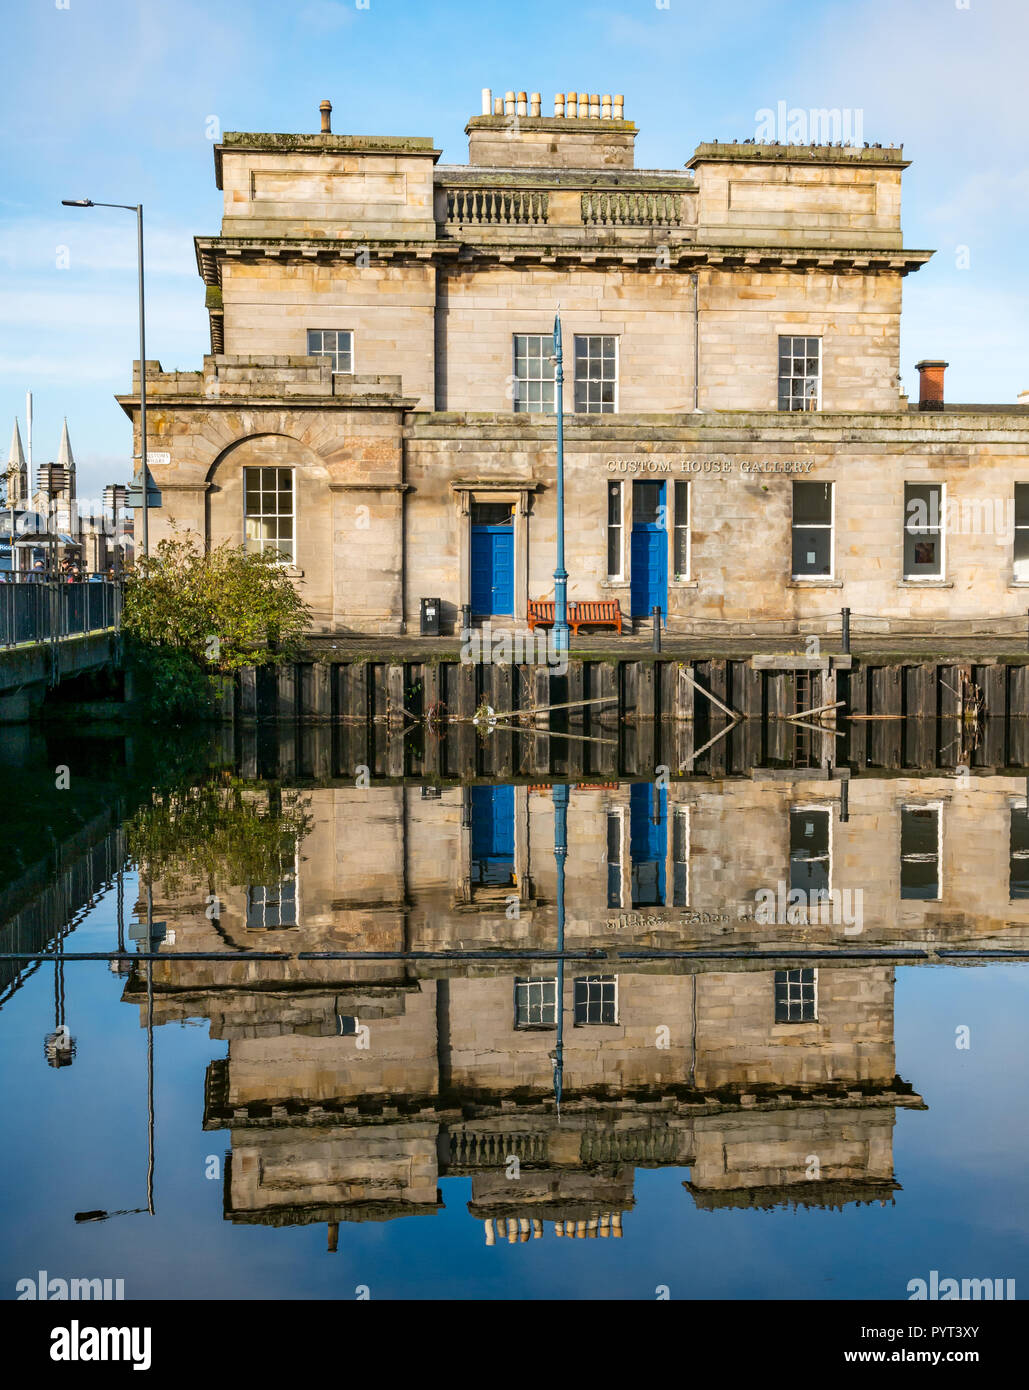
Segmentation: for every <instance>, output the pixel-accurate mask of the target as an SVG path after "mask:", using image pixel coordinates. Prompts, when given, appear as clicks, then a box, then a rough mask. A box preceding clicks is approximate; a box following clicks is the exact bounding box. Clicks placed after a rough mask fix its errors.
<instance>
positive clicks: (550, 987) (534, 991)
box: [515, 975, 557, 1028]
mask: <svg viewBox="0 0 1029 1390" xmlns="http://www.w3.org/2000/svg"><path fill="white" fill-rule="evenodd" d="M556 1023H557V977H556V976H555V975H549V976H544V977H537V976H531V977H529V978H528V979H523V980H515V1027H516V1028H553V1027H554V1026H555V1025H556Z"/></svg>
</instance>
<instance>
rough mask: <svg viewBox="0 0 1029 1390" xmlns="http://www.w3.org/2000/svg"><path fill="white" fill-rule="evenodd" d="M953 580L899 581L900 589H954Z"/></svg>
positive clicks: (898, 586)
mask: <svg viewBox="0 0 1029 1390" xmlns="http://www.w3.org/2000/svg"><path fill="white" fill-rule="evenodd" d="M953 587H954V581H953V579H898V580H897V588H898V589H953Z"/></svg>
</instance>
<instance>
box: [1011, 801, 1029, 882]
mask: <svg viewBox="0 0 1029 1390" xmlns="http://www.w3.org/2000/svg"><path fill="white" fill-rule="evenodd" d="M1008 898H1009V900H1010V901H1011V902H1017V901H1018V900H1019V899H1022V898H1029V810H1027V809H1026V806H1025V805H1024V804H1023V805H1021V806H1012V808H1011V837H1010V852H1009V859H1008Z"/></svg>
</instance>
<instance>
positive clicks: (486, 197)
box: [446, 188, 547, 227]
mask: <svg viewBox="0 0 1029 1390" xmlns="http://www.w3.org/2000/svg"><path fill="white" fill-rule="evenodd" d="M446 194H447V216H446V221H447V225H448V226H469V225H470V226H492V227H511V226H522V227H529V226H541V225H543V224H545V223H546V221H547V193H546V190H545V189H542V188H530V189H523V188H448V189H447V191H446Z"/></svg>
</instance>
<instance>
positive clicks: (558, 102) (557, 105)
mask: <svg viewBox="0 0 1029 1390" xmlns="http://www.w3.org/2000/svg"><path fill="white" fill-rule="evenodd" d="M564 113H565V94H564V92H558V93H557V95H556V96H555V97H554V115H555V116H563V115H564Z"/></svg>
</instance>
